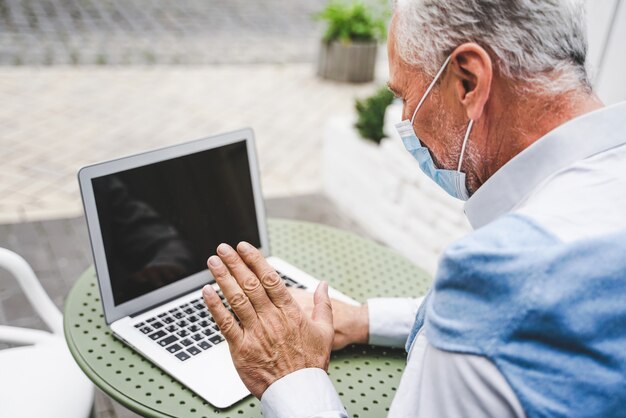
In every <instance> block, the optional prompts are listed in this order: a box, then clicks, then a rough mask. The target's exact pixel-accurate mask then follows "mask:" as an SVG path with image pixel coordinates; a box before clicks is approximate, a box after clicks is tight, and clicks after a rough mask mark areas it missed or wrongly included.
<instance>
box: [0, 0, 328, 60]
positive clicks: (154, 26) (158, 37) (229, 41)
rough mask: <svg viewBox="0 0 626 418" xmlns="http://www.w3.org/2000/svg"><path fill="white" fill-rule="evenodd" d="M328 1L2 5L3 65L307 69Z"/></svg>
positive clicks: (13, 1) (18, 1)
mask: <svg viewBox="0 0 626 418" xmlns="http://www.w3.org/2000/svg"><path fill="white" fill-rule="evenodd" d="M324 3H325V0H289V1H282V0H226V1H225V0H177V1H173V2H172V1H168V2H166V1H153V0H2V1H0V65H58V64H71V65H84V64H95V65H117V64H122V65H128V64H148V65H150V64H223V63H228V64H232V63H284V62H309V61H311V60H312V59H313V57H314V56H315V54H316V53H317V48H316V47H317V39H319V34H320V25H319V24H318V23H317V22H315V21H313V19H312V18H311V17H312V15H313V14H314V13H316V12H318V11H319V10H320V9H321V8H322V7H323V4H324Z"/></svg>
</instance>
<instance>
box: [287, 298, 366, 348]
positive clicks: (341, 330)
mask: <svg viewBox="0 0 626 418" xmlns="http://www.w3.org/2000/svg"><path fill="white" fill-rule="evenodd" d="M289 291H290V292H291V294H292V296H293V298H294V299H295V300H296V302H298V305H300V307H301V308H302V310H303V311H304V312H305V313H306V315H307V316H310V315H311V314H312V312H313V309H314V307H315V304H314V303H313V297H314V295H312V294H311V293H310V292H307V291H305V290H302V289H296V288H291V289H289ZM331 302H332V307H333V324H334V329H335V336H334V338H333V350H341V349H342V348H345V347H346V346H348V345H350V344H367V342H368V340H369V317H368V311H367V305H366V304H362V305H359V306H354V305H350V304H348V303H345V302H342V301H339V300H336V299H331Z"/></svg>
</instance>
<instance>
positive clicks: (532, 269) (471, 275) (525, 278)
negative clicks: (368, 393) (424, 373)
mask: <svg viewBox="0 0 626 418" xmlns="http://www.w3.org/2000/svg"><path fill="white" fill-rule="evenodd" d="M623 254H626V228H625V229H622V230H618V231H615V232H614V233H612V234H606V235H602V236H596V237H591V238H588V239H579V240H576V241H573V242H564V241H562V240H560V239H559V238H558V237H557V236H555V235H554V234H552V233H551V232H550V231H548V230H547V229H545V228H544V227H543V226H541V225H539V224H538V223H537V222H535V221H534V220H533V219H531V218H528V217H525V216H521V215H518V214H510V215H506V216H503V217H501V218H500V219H498V220H497V221H495V222H493V223H491V224H489V225H487V226H485V227H484V228H481V229H479V230H477V231H475V232H474V233H472V234H470V235H468V236H467V237H465V238H463V239H461V240H459V241H457V242H456V243H454V244H452V245H451V246H450V247H448V249H447V250H446V251H445V253H444V255H443V256H442V258H441V261H440V264H439V270H438V272H437V277H436V279H435V284H434V294H433V295H434V297H433V298H431V299H432V300H431V301H430V302H429V306H428V307H427V321H426V323H427V325H428V327H427V330H428V331H429V333H433V334H437V335H436V338H434V339H433V340H434V341H439V342H441V344H442V345H443V346H441V345H440V348H444V349H448V350H454V351H464V352H471V353H475V354H482V355H489V354H490V350H492V349H494V347H495V346H494V343H495V342H496V341H505V340H508V339H511V338H514V335H516V333H519V332H529V333H534V335H536V336H537V337H538V338H543V337H541V335H543V336H545V337H546V338H549V335H550V334H552V335H556V334H563V335H564V334H569V335H570V336H571V335H573V334H580V335H581V336H582V335H583V334H585V333H586V332H587V331H585V330H584V329H582V328H584V327H585V326H587V325H588V326H590V327H592V328H593V326H598V325H599V324H600V323H601V322H602V321H603V320H604V319H603V318H602V315H603V314H602V313H603V312H605V311H604V310H602V311H598V310H594V306H595V305H594V303H596V304H597V302H594V301H598V300H602V301H603V304H604V305H603V306H609V305H611V304H613V303H615V304H616V305H620V304H622V303H621V302H620V300H623V298H626V276H625V275H624V271H626V257H624V256H623ZM581 310H583V311H584V310H589V311H590V313H589V316H588V317H586V318H584V319H582V320H581V319H580V315H581ZM614 312H615V313H616V314H617V315H622V314H623V316H624V319H626V309H624V308H620V309H616V310H615V311H614ZM585 324H587V325H585ZM523 330H525V331H523ZM555 333H556V334H555Z"/></svg>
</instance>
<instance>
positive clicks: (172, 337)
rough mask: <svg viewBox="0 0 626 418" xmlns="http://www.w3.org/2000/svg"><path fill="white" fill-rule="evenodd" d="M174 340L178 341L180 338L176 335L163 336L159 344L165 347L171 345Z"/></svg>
mask: <svg viewBox="0 0 626 418" xmlns="http://www.w3.org/2000/svg"><path fill="white" fill-rule="evenodd" d="M174 341H178V338H177V337H176V336H175V335H170V336H169V337H167V338H163V339H162V340H159V345H160V346H161V347H165V346H166V345H170V344H171V343H173V342H174Z"/></svg>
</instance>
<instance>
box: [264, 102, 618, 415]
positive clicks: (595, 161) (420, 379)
mask: <svg viewBox="0 0 626 418" xmlns="http://www.w3.org/2000/svg"><path fill="white" fill-rule="evenodd" d="M625 144H626V104H618V105H615V106H612V107H610V108H605V109H602V110H599V111H596V112H593V113H590V114H587V115H583V116H581V117H579V118H576V119H574V120H572V121H570V122H568V123H566V124H564V125H562V126H560V127H558V128H557V129H555V130H554V131H552V132H550V133H548V134H547V135H545V136H544V137H543V138H541V139H540V140H538V141H537V142H535V143H534V144H533V145H532V146H530V147H529V148H527V149H526V150H524V151H523V152H522V153H520V154H519V155H518V156H516V157H515V158H514V159H512V160H511V161H509V162H508V163H507V164H505V165H504V166H503V167H502V168H501V169H500V170H499V171H498V172H497V173H495V174H494V175H493V176H492V177H491V178H490V179H489V180H488V181H487V182H486V183H485V184H484V185H483V186H482V187H481V188H480V189H479V190H478V191H477V192H476V193H475V194H474V195H473V196H472V197H471V198H470V200H469V201H468V202H467V204H466V207H465V209H466V214H467V216H468V218H469V221H470V223H471V224H472V225H473V226H474V227H475V228H478V230H477V231H476V232H474V233H472V234H470V235H469V236H468V237H466V238H464V239H462V240H460V241H459V242H457V243H455V244H454V245H452V246H451V247H450V248H449V249H448V250H447V251H446V253H445V254H444V256H443V258H442V261H441V263H440V268H439V270H438V273H437V277H436V279H435V286H434V292H433V296H432V297H431V298H429V301H428V302H427V303H425V304H424V305H423V309H422V312H423V313H425V315H424V317H425V326H424V327H421V326H420V324H418V325H417V326H415V328H414V334H415V341H414V342H413V343H412V344H410V349H411V351H410V353H409V357H408V363H407V367H406V369H405V372H404V375H403V378H402V381H401V383H400V385H399V387H398V390H397V394H396V398H395V399H394V401H393V404H392V406H391V409H390V412H389V416H393V417H400V416H413V417H416V416H426V417H444V416H497V417H521V416H624V415H620V414H623V413H622V412H621V411H620V410H619V408H618V406H619V405H620V403H621V405H624V404H625V403H626V399H624V398H623V396H624V393H625V392H626V391H624V390H623V388H624V387H626V381H625V380H624V376H625V375H626V369H625V368H626V358H625V357H624V356H625V355H626V348H624V349H623V347H626V334H625V333H626V303H621V301H623V300H626V279H625V277H626V274H624V273H623V272H624V271H626V264H623V263H624V261H622V258H624V259H626V257H623V256H622V254H624V253H626V215H625V214H626V145H625ZM611 243H613V244H614V245H611ZM368 305H369V310H370V342H376V343H383V344H388V345H404V343H405V342H406V340H407V338H406V337H407V336H408V335H409V332H410V326H409V327H407V325H406V324H407V322H409V321H407V319H406V318H407V317H410V318H414V317H415V311H416V310H417V307H418V304H417V302H411V301H408V300H403V302H402V303H393V302H392V301H389V300H378V299H373V300H370V301H368ZM381 316H382V317H383V318H387V319H386V320H381V319H379V318H378V317H381ZM394 323H397V326H395V327H394V325H393V324H394ZM381 325H382V326H381ZM622 352H623V353H625V354H622ZM313 375H314V376H315V377H312V376H313ZM300 394H303V395H302V396H303V397H304V398H307V399H309V401H306V402H301V399H300V397H301V395H300ZM262 404H263V408H264V412H265V416H266V417H287V416H289V417H343V416H347V415H346V413H345V411H344V410H343V406H341V401H340V399H339V397H338V396H337V395H336V392H335V391H334V389H333V388H332V384H331V383H330V380H329V379H328V378H327V377H326V376H325V373H324V372H323V371H322V370H319V369H307V371H298V372H294V373H292V374H290V375H288V376H285V377H284V378H283V379H280V380H279V381H278V382H276V383H275V384H273V385H272V386H270V388H268V390H267V391H266V393H265V394H264V395H263V398H262ZM298 405H303V406H302V407H301V408H299V407H298ZM304 405H306V406H304ZM312 405H314V406H312Z"/></svg>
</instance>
